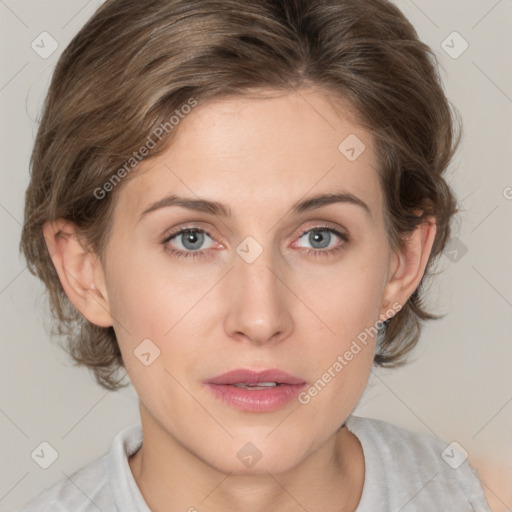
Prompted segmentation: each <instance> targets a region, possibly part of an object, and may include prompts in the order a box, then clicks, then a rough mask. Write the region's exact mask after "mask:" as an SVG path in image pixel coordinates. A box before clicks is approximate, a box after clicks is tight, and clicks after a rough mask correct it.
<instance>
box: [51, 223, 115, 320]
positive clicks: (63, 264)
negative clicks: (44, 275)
mask: <svg viewBox="0 0 512 512" xmlns="http://www.w3.org/2000/svg"><path fill="white" fill-rule="evenodd" d="M43 234H44V238H45V240H46V246H47V247H48V252H49V253H50V256H51V258H52V261H53V264H54V266H55V269H56V270H57V274H58V275H59V279H60V282H61V284H62V287H63V288H64V291H65V292H66V295H67V296H68V297H69V300H70V301H71V302H72V303H73V305H74V306H75V307H76V309H77V310H78V311H79V312H80V313H81V314H82V315H83V316H84V317H85V318H86V319H87V320H89V321H90V322H92V323H93V324H96V325H99V326H100V327H110V326H111V325H113V321H112V316H111V314H110V307H109V302H108V296H107V291H106V286H105V276H104V272H103V266H102V264H101V261H100V258H99V257H98V256H97V255H96V254H95V253H93V252H91V251H88V250H87V249H86V248H85V247H84V246H83V245H82V243H81V242H80V239H79V237H78V235H77V232H76V228H75V226H74V224H73V223H71V222H69V221H66V220H64V219H58V220H55V221H50V222H47V223H45V225H44V227H43Z"/></svg>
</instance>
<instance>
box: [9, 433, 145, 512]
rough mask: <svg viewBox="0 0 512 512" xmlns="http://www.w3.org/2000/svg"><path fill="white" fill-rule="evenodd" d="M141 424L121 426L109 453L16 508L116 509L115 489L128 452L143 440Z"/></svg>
mask: <svg viewBox="0 0 512 512" xmlns="http://www.w3.org/2000/svg"><path fill="white" fill-rule="evenodd" d="M141 437H142V431H141V427H140V425H139V424H136V425H130V426H128V427H125V428H124V429H123V430H121V431H120V432H119V433H118V434H117V435H116V436H115V438H114V439H113V441H112V444H111V447H110V451H109V453H106V454H105V455H103V456H101V457H99V458H97V459H95V460H93V461H92V462H90V463H89V464H87V465H85V466H83V467H82V468H80V469H78V470H77V471H75V472H74V473H72V474H71V475H69V476H65V477H64V478H62V479H60V480H59V481H58V482H56V483H54V484H53V485H51V486H50V487H48V488H47V489H45V490H44V491H43V492H41V493H40V494H39V495H38V496H37V497H36V498H34V499H33V500H32V501H30V502H28V503H27V504H26V505H24V506H23V507H22V508H20V509H18V510H17V511H16V512H93V511H94V512H97V511H98V509H99V510H101V511H102V512H114V511H117V507H116V504H115V497H114V494H113V493H114V492H116V490H117V491H119V490H118V489H113V487H116V486H117V487H119V485H118V482H120V481H124V480H123V477H124V475H119V474H118V473H122V472H126V467H127V465H128V462H127V454H128V453H131V452H133V451H134V450H135V449H136V448H137V446H138V445H139V444H140V443H141Z"/></svg>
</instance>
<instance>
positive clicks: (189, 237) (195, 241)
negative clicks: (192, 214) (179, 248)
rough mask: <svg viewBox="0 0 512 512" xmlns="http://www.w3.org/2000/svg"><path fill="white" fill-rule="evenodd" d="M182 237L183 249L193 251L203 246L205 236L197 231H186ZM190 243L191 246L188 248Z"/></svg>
mask: <svg viewBox="0 0 512 512" xmlns="http://www.w3.org/2000/svg"><path fill="white" fill-rule="evenodd" d="M181 236H182V240H183V242H182V243H183V247H185V248H186V249H189V250H191V251H193V250H196V249H199V248H200V247H201V245H203V241H204V234H203V233H199V232H197V231H184V232H183V234H182V235H181ZM188 243H190V244H191V246H190V245H189V246H187V244H188Z"/></svg>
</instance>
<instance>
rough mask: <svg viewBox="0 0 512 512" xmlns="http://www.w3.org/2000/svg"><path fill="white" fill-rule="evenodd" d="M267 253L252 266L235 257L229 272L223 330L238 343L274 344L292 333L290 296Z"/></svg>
mask: <svg viewBox="0 0 512 512" xmlns="http://www.w3.org/2000/svg"><path fill="white" fill-rule="evenodd" d="M270 252H271V251H264V252H263V253H262V254H261V255H260V256H259V258H258V259H257V260H256V261H254V262H252V263H247V262H246V261H244V260H243V259H241V258H238V260H237V261H236V262H235V265H234V268H233V270H232V271H231V272H230V273H229V276H228V281H227V283H226V285H227V287H228V289H227V290H226V293H227V294H228V296H229V299H228V301H227V311H226V315H225V320H224V329H225V331H226V333H227V335H228V336H229V337H231V338H232V339H234V340H236V341H238V342H246V343H252V344H253V345H264V344H268V343H278V342H280V341H282V340H284V339H285V338H287V337H288V336H289V335H290V334H291V332H292V331H293V321H292V314H291V309H290V308H291V307H292V306H293V305H292V304H291V300H292V298H293V293H292V292H291V291H290V289H289V288H288V287H287V285H286V281H285V279H286V276H285V275H284V274H283V272H282V271H281V272H280V270H279V268H278V266H277V265H276V264H275V262H273V261H272V258H271V255H270Z"/></svg>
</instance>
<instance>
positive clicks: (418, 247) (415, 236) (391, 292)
mask: <svg viewBox="0 0 512 512" xmlns="http://www.w3.org/2000/svg"><path fill="white" fill-rule="evenodd" d="M435 235H436V223H435V219H434V218H431V217H429V218H427V219H425V220H424V221H423V222H422V223H421V224H419V225H418V227H417V228H416V229H415V231H414V232H412V233H411V234H410V236H408V238H407V239H406V243H405V247H404V248H403V249H400V250H398V251H397V252H396V253H395V254H394V255H393V262H392V265H391V271H390V277H389V279H388V282H387V284H386V287H385V292H384V295H383V305H384V306H386V305H390V304H393V303H396V302H398V303H399V304H405V303H406V302H407V300H408V299H409V297H410V296H411V295H412V294H413V293H414V291H415V290H416V289H417V288H418V286H419V284H420V282H421V279H422V278H423V275H424V273H425V268H426V266H427V262H428V259H429V257H430V253H431V251H432V246H433V244H434V239H435Z"/></svg>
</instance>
